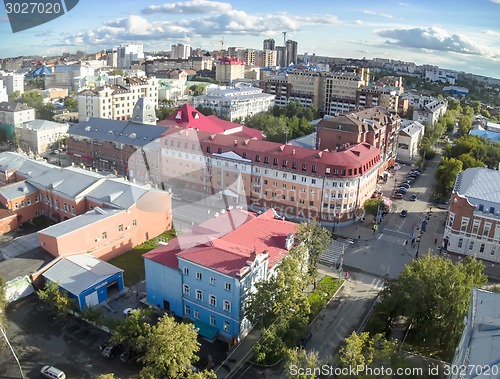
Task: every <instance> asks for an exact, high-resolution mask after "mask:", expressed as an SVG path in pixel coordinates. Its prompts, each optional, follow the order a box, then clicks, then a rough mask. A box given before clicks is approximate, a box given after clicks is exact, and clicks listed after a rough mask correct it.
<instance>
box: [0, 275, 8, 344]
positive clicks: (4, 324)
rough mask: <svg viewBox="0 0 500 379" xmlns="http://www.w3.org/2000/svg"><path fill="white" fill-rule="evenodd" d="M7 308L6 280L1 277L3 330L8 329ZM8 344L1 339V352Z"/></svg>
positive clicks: (0, 298) (0, 296) (0, 308)
mask: <svg viewBox="0 0 500 379" xmlns="http://www.w3.org/2000/svg"><path fill="white" fill-rule="evenodd" d="M6 307H7V290H6V286H5V280H4V279H3V278H2V277H1V276H0V328H2V329H3V330H5V329H6V327H7V316H6V315H5V308H6ZM6 345H7V344H6V342H5V341H4V339H3V338H0V350H2V349H4V348H5V347H6Z"/></svg>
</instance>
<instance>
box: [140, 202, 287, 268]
mask: <svg viewBox="0 0 500 379" xmlns="http://www.w3.org/2000/svg"><path fill="white" fill-rule="evenodd" d="M295 228H296V224H294V223H292V222H289V221H283V220H281V219H275V218H274V213H273V211H272V210H269V211H267V212H265V213H263V214H261V215H260V216H256V215H255V214H253V213H250V212H247V211H243V210H232V211H229V212H226V213H224V214H223V215H220V216H219V217H217V218H212V219H210V220H208V221H206V222H204V223H202V224H200V225H198V226H195V227H194V228H193V229H192V230H191V231H190V232H188V233H185V234H183V235H182V236H180V237H177V238H176V239H174V240H172V241H170V242H169V244H168V245H166V246H159V247H157V248H156V249H154V250H152V251H150V252H149V253H147V254H145V255H144V257H145V258H146V259H151V260H152V261H154V262H157V263H160V264H162V265H165V266H167V267H170V268H173V269H178V268H179V263H178V259H179V258H180V259H185V260H187V261H190V262H193V263H196V264H199V265H202V266H204V267H207V268H210V269H212V270H215V271H218V272H220V273H222V274H225V275H230V276H233V277H235V276H237V275H238V274H239V273H240V271H241V270H242V269H244V268H245V267H246V266H247V263H248V261H249V260H253V259H254V258H253V257H251V256H252V253H254V252H256V253H257V254H260V253H262V252H267V253H268V254H269V268H272V267H274V266H275V265H276V264H277V263H278V262H279V261H280V260H281V259H283V258H284V257H285V256H286V255H287V253H288V251H287V250H286V249H285V240H286V238H287V236H288V235H289V234H294V233H295Z"/></svg>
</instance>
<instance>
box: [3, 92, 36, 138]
mask: <svg viewBox="0 0 500 379" xmlns="http://www.w3.org/2000/svg"><path fill="white" fill-rule="evenodd" d="M34 119H35V108H32V107H29V106H27V105H25V104H21V103H13V102H7V101H6V102H2V103H0V130H2V131H3V132H4V133H5V137H6V138H7V139H8V140H12V138H13V136H14V131H15V128H16V127H17V126H21V125H23V124H24V123H25V122H29V121H33V120H34Z"/></svg>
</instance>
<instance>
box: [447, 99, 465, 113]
mask: <svg viewBox="0 0 500 379" xmlns="http://www.w3.org/2000/svg"><path fill="white" fill-rule="evenodd" d="M448 110H450V111H458V113H462V106H461V105H460V101H459V100H456V99H450V100H448Z"/></svg>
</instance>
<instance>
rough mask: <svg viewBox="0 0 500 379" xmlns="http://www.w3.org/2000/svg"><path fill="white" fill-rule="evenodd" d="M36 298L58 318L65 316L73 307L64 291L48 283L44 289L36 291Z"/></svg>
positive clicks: (71, 301)
mask: <svg viewBox="0 0 500 379" xmlns="http://www.w3.org/2000/svg"><path fill="white" fill-rule="evenodd" d="M38 297H39V298H40V300H42V301H43V302H44V303H45V304H47V305H48V306H49V308H50V309H51V310H52V311H53V312H54V313H56V314H57V315H58V316H66V315H67V314H68V312H69V311H70V310H71V309H72V308H73V307H74V301H73V300H72V299H70V298H69V296H68V294H67V293H66V292H65V291H61V290H60V289H59V284H58V283H55V282H51V281H48V282H46V283H45V288H44V289H43V290H40V291H38Z"/></svg>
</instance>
